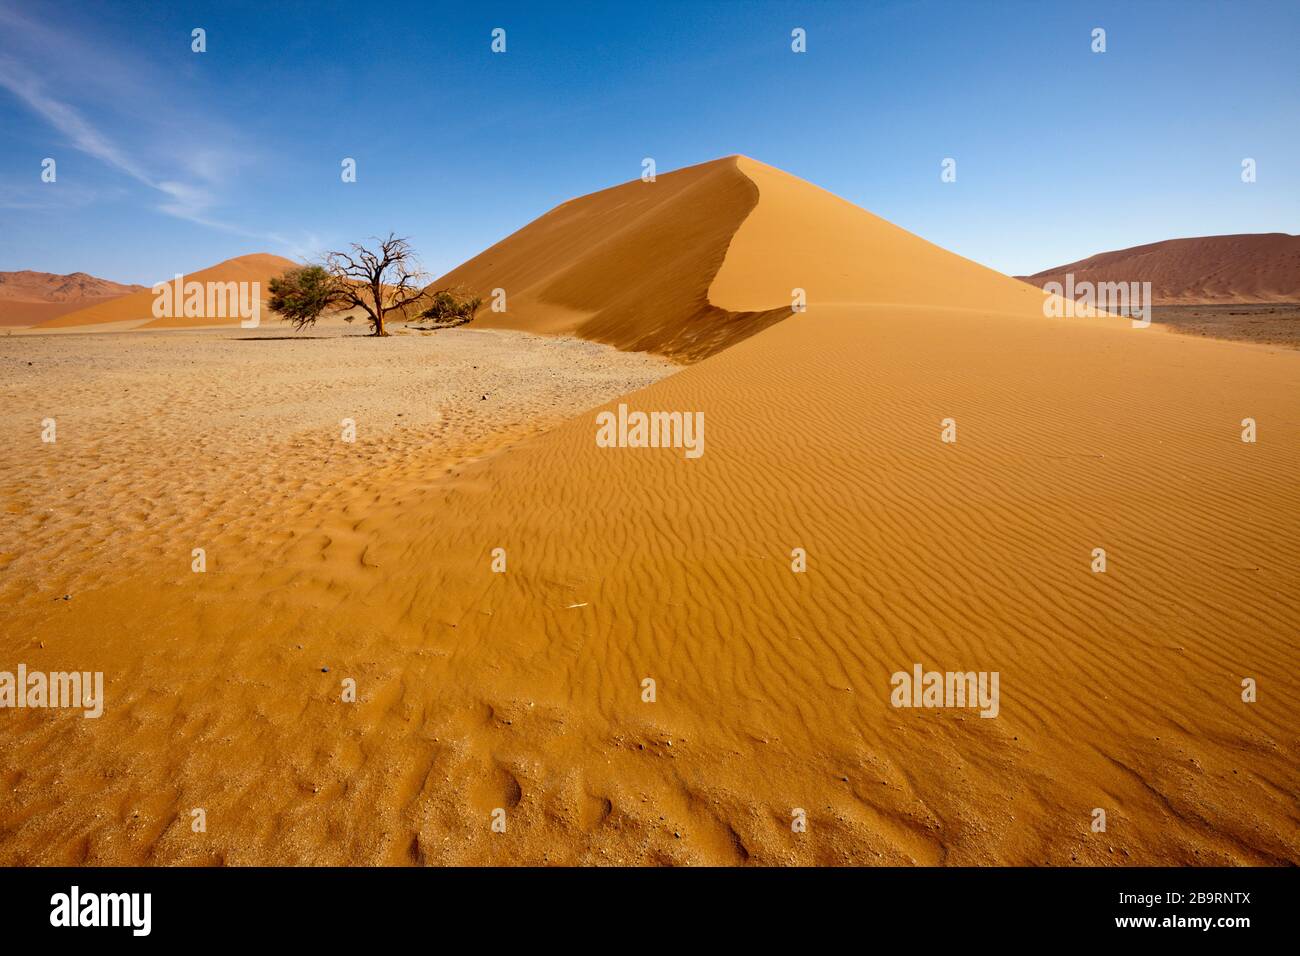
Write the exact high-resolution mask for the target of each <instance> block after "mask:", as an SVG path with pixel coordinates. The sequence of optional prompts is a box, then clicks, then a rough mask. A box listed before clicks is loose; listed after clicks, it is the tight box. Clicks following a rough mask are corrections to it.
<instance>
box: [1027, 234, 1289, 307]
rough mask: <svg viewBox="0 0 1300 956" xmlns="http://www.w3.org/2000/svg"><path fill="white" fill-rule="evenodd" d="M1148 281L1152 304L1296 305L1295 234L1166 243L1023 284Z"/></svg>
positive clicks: (1093, 259) (1101, 256) (1094, 259)
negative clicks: (1067, 280)
mask: <svg viewBox="0 0 1300 956" xmlns="http://www.w3.org/2000/svg"><path fill="white" fill-rule="evenodd" d="M1066 273H1073V274H1074V280H1075V282H1150V283H1151V293H1152V296H1153V297H1154V299H1155V304H1156V305H1206V304H1225V303H1262V302H1289V303H1296V302H1300V236H1291V235H1287V234H1286V233H1284V232H1268V233H1248V234H1244V235H1236V236H1199V237H1196V238H1191V239H1167V240H1165V241H1164V242H1151V243H1147V244H1146V245H1143V246H1134V247H1132V248H1131V249H1119V250H1116V251H1114V252H1102V253H1098V254H1097V255H1095V256H1089V257H1088V258H1086V259H1080V260H1079V261H1078V262H1071V263H1069V264H1068V265H1063V266H1056V267H1055V268H1051V269H1044V270H1043V271H1042V272H1038V273H1036V274H1034V275H1032V276H1022V277H1021V278H1023V279H1024V281H1025V282H1028V283H1030V284H1031V285H1034V286H1037V287H1038V288H1040V289H1041V288H1042V287H1043V285H1044V284H1045V283H1047V282H1061V283H1064V281H1065V275H1066Z"/></svg>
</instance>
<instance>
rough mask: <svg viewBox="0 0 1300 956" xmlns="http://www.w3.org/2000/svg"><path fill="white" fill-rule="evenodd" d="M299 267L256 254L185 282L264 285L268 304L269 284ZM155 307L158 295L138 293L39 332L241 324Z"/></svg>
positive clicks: (43, 325) (263, 295)
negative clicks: (162, 314)
mask: <svg viewBox="0 0 1300 956" xmlns="http://www.w3.org/2000/svg"><path fill="white" fill-rule="evenodd" d="M296 264H297V263H295V262H293V261H292V260H290V259H285V258H284V257H283V256H276V255H271V254H270V253H253V254H251V255H247V256H238V257H237V258H234V259H227V260H226V261H225V262H221V263H218V264H217V265H215V266H212V267H210V268H207V269H202V270H200V271H198V272H193V273H186V274H185V281H186V282H201V283H207V282H222V283H225V282H258V283H260V284H261V298H262V299H263V300H265V299H266V297H267V295H268V289H267V283H268V282H270V280H271V279H272V278H274V277H275V276H277V275H279V274H280V273H282V272H284V271H285V270H286V269H291V268H293V267H294V266H295V265H296ZM170 278H171V277H165V278H163V279H160V280H159V281H169V280H170ZM153 306H154V294H153V292H152V290H148V291H144V292H135V293H132V294H131V295H125V296H122V297H120V298H116V299H111V300H109V301H107V302H101V303H99V304H97V305H93V306H90V307H89V308H85V309H80V310H78V311H76V312H69V313H67V314H66V315H60V316H58V317H57V318H54V319H50V320H48V321H46V322H42V323H41V324H40V325H39V326H38V328H46V329H54V328H72V327H76V326H89V327H93V326H96V325H104V324H108V323H124V322H139V323H140V324H139V325H138V328H143V329H157V328H187V327H195V326H205V325H238V324H239V321H240V320H239V318H238V317H237V316H229V317H222V316H216V317H206V316H205V317H202V318H185V317H183V316H180V317H169V318H156V317H155V316H154V313H153ZM261 318H262V321H263V322H266V321H269V320H271V319H273V318H274V316H272V315H271V314H270V313H269V312H267V311H266V310H265V309H264V310H263V314H262V317H261Z"/></svg>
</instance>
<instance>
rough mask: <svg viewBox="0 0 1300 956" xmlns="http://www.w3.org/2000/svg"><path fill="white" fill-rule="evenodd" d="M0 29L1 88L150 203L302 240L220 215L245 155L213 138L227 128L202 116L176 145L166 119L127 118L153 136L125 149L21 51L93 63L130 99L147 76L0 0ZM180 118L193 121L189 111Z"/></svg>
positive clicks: (170, 212)
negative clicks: (153, 124) (140, 189)
mask: <svg viewBox="0 0 1300 956" xmlns="http://www.w3.org/2000/svg"><path fill="white" fill-rule="evenodd" d="M0 35H2V36H3V41H2V42H3V47H4V48H6V49H7V50H8V51H9V52H5V50H4V49H0V89H3V90H8V91H9V93H11V94H12V95H13V96H14V97H15V98H16V99H17V101H18V102H19V103H21V104H22V105H23V106H25V107H26V108H27V109H28V110H30V111H31V112H32V113H33V114H35V115H36V116H38V117H40V118H41V119H42V120H44V121H45V122H46V123H48V124H49V125H50V126H51V127H53V128H54V129H55V130H57V131H58V132H59V133H60V134H61V135H62V136H63V137H65V138H66V140H67V142H68V144H69V145H70V146H72V147H73V148H74V149H76V150H78V151H80V152H82V153H85V154H86V155H87V156H91V157H93V158H94V159H96V160H98V161H99V162H101V163H103V164H104V165H105V166H107V167H109V168H110V169H113V170H115V171H117V172H118V173H121V174H122V175H124V176H126V177H128V178H130V179H131V180H133V181H135V182H136V183H138V184H140V185H141V186H144V187H145V188H147V189H148V190H151V191H152V192H154V193H156V194H157V201H156V203H155V204H154V207H153V208H154V209H156V210H157V211H158V212H160V213H162V214H163V215H167V216H171V217H174V218H176V219H182V220H185V221H186V222H192V223H195V224H197V225H200V226H204V227H206V228H209V229H215V230H220V231H222V232H227V233H231V234H234V235H239V236H244V237H247V238H250V239H257V240H259V241H269V242H274V243H276V244H278V245H280V246H283V247H285V248H287V249H291V250H294V249H297V248H298V247H299V246H300V245H302V244H301V243H297V242H293V241H287V240H286V239H285V238H284V237H283V236H282V235H280V234H278V233H266V232H258V231H256V230H250V229H247V228H245V227H243V226H240V225H237V224H235V223H232V222H229V221H227V220H225V219H224V218H223V217H222V216H221V215H220V210H221V208H222V206H223V199H222V188H223V186H226V185H227V179H228V177H229V175H230V171H231V170H234V169H237V168H239V167H240V166H241V165H243V164H244V163H246V162H247V157H246V156H245V155H243V154H241V153H240V152H239V151H237V150H236V149H234V148H232V147H230V146H216V145H213V144H214V143H224V144H228V143H234V142H235V141H236V140H237V137H236V136H234V135H233V134H232V133H231V131H229V130H225V129H224V128H222V127H220V125H219V124H214V123H212V122H211V121H202V122H201V123H200V125H203V122H205V123H206V125H208V126H210V127H213V128H212V129H210V130H208V131H206V132H207V135H203V134H200V135H194V136H192V137H191V139H190V142H189V144H186V143H182V144H180V145H179V146H178V144H177V139H176V137H175V136H174V135H168V132H169V130H168V127H167V125H166V124H164V123H158V124H157V128H152V129H151V128H149V126H148V125H147V124H146V125H144V126H142V125H141V124H139V123H133V124H132V129H133V131H134V133H135V134H136V135H137V136H139V137H144V138H146V139H148V138H149V137H152V138H153V139H154V140H155V141H156V145H157V148H148V146H147V145H146V148H143V149H138V151H137V152H132V151H131V150H130V149H128V148H127V147H125V146H123V145H122V143H120V142H119V141H118V139H117V138H115V137H114V136H113V135H111V134H110V133H109V132H107V131H106V129H105V128H104V124H102V123H99V122H95V121H92V120H91V119H90V118H89V115H88V111H87V110H84V109H82V108H79V107H78V106H77V105H75V104H74V102H73V99H74V97H73V96H72V95H69V94H68V93H60V92H59V91H58V90H57V89H53V88H52V87H54V86H56V85H57V84H53V83H51V81H50V78H49V72H50V71H49V70H47V69H45V68H37V67H36V66H34V65H33V64H32V63H31V61H30V54H28V53H27V51H33V50H39V51H41V62H42V63H49V62H55V63H76V64H86V65H87V67H86V71H87V72H89V71H92V70H93V72H94V75H96V77H97V81H98V82H97V87H104V86H107V87H116V88H117V90H116V92H117V93H118V95H119V99H120V100H121V101H123V102H134V101H135V100H137V99H138V98H139V96H140V93H141V91H142V90H146V89H148V87H149V82H148V78H147V77H141V76H139V75H138V73H137V71H136V70H135V69H134V68H133V67H132V66H131V65H130V64H126V63H122V62H119V61H114V60H106V59H105V58H104V56H103V54H102V52H100V51H98V50H96V49H94V48H91V47H89V46H88V45H86V44H84V43H81V42H80V41H78V40H77V39H76V38H75V37H72V36H69V35H68V34H66V33H64V32H62V31H59V30H56V29H53V28H51V27H49V26H46V25H45V24H43V23H36V22H33V21H31V20H29V19H27V18H25V17H23V16H21V15H19V14H18V13H16V12H15V11H14V10H13V9H12V8H10V7H7V6H5V5H4V4H3V3H0ZM78 79H79V78H78ZM64 85H65V86H66V85H68V84H64ZM79 85H80V84H79ZM101 92H102V90H101ZM187 118H188V119H189V120H190V121H191V122H195V121H196V118H195V116H194V115H192V114H191V115H190V116H188V117H187ZM138 154H143V155H146V156H148V157H150V159H149V162H147V163H146V162H142V161H141V160H140V159H138V158H137V155H138Z"/></svg>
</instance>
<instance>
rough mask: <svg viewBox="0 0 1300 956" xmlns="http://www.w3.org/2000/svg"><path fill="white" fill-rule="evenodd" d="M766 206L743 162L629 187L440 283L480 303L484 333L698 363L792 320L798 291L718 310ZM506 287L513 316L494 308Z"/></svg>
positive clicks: (581, 206)
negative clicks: (714, 294)
mask: <svg viewBox="0 0 1300 956" xmlns="http://www.w3.org/2000/svg"><path fill="white" fill-rule="evenodd" d="M757 200H758V190H757V189H756V188H755V186H754V183H753V182H752V181H751V180H750V179H749V178H748V177H747V176H745V175H744V174H743V173H742V172H741V171H740V170H739V169H738V168H737V163H736V159H735V158H734V157H732V158H728V159H720V160H715V161H713V162H709V163H703V164H701V165H698V166H692V167H690V168H688V169H683V170H678V171H676V172H671V173H665V174H663V175H661V176H659V177H658V178H657V180H656V181H655V182H653V183H645V182H641V181H640V180H636V181H634V182H630V183H624V184H623V185H621V186H615V187H613V188H612V189H606V190H603V191H601V192H597V193H592V194H591V195H588V196H583V197H581V198H579V199H573V200H570V201H569V202H566V203H563V204H562V205H560V206H557V207H556V208H555V209H553V210H551V211H550V212H548V213H546V214H545V215H544V216H542V217H541V218H539V219H536V220H534V221H533V222H531V223H529V224H528V225H527V226H525V227H523V228H522V229H520V230H519V231H518V232H516V233H514V234H512V235H511V236H509V237H507V238H506V239H504V240H502V241H501V242H499V243H497V244H496V245H494V246H492V247H491V248H490V249H488V250H486V251H485V252H483V253H481V254H480V255H478V256H475V257H474V258H473V259H471V260H469V261H468V262H466V263H465V264H464V265H462V266H460V267H458V268H456V269H453V270H452V271H451V272H449V273H448V274H447V275H445V276H443V277H442V278H440V279H439V280H438V281H437V282H436V283H434V284H435V285H436V286H438V287H443V286H463V287H466V288H468V289H471V290H473V291H474V292H475V293H476V294H478V295H481V296H482V297H483V298H484V302H485V304H484V306H483V308H482V309H481V310H480V311H479V314H478V317H477V318H476V320H475V321H476V323H477V324H478V325H480V326H487V327H495V328H507V329H520V330H523V331H528V332H542V333H550V334H569V335H577V336H581V337H583V338H589V339H594V340H595V341H598V342H604V343H606V344H609V345H615V346H617V347H619V348H622V349H630V350H634V351H649V352H657V353H659V354H662V355H668V356H671V357H674V358H678V359H682V360H685V361H691V360H697V359H700V358H703V357H705V356H707V355H712V354H713V353H715V352H718V351H720V350H722V349H724V348H726V347H727V346H728V345H731V344H733V343H735V342H737V341H740V340H741V339H743V338H746V337H747V336H750V335H753V334H754V333H755V332H758V331H761V330H762V329H764V328H766V327H767V326H769V325H771V324H772V323H774V322H777V321H779V320H780V319H782V318H784V317H786V316H788V315H789V314H790V306H789V302H790V291H789V289H787V290H785V292H784V293H782V294H781V295H779V296H775V297H773V298H771V299H768V300H765V301H763V302H761V303H758V304H756V305H754V306H752V307H747V308H745V309H739V310H735V309H727V308H720V307H718V306H717V305H715V304H713V303H711V302H710V301H709V297H708V290H709V285H710V282H711V281H712V280H713V277H714V275H715V274H716V273H717V271H718V268H719V267H720V266H721V265H722V263H723V259H724V257H725V256H726V254H727V246H728V243H729V242H730V241H731V238H732V236H733V235H734V234H735V232H736V230H737V229H738V228H740V226H741V224H742V223H743V222H744V220H745V217H746V216H747V215H749V213H750V211H751V210H752V209H753V207H754V205H755V203H756V202H757ZM496 288H501V289H504V290H505V291H506V295H507V306H508V308H507V311H506V312H505V313H494V312H492V311H491V309H490V307H489V306H490V297H491V294H492V290H493V289H496Z"/></svg>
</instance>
